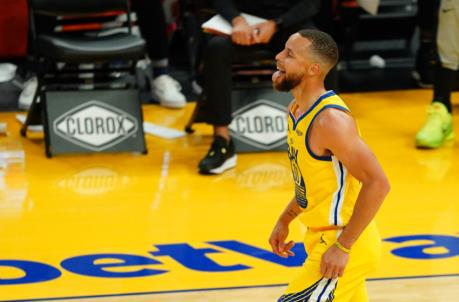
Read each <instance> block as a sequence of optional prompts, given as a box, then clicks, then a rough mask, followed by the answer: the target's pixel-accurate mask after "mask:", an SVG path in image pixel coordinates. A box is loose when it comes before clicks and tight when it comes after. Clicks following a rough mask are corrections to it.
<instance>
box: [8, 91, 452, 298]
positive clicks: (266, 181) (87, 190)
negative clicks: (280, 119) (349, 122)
mask: <svg viewBox="0 0 459 302" xmlns="http://www.w3.org/2000/svg"><path fill="white" fill-rule="evenodd" d="M458 96H459V95H456V94H455V95H454V96H453V101H454V103H455V104H458V103H459V102H458ZM342 97H343V99H344V100H345V101H346V102H347V103H348V105H349V107H350V108H351V110H352V112H353V114H354V115H355V117H356V118H357V120H358V123H359V126H360V128H361V130H362V135H363V136H364V138H365V140H366V141H367V143H368V144H369V145H370V147H371V148H372V149H373V151H374V153H375V154H376V155H377V157H378V158H379V160H380V162H381V163H382V165H383V167H384V169H385V171H386V173H387V174H388V176H389V179H390V181H391V185H392V191H391V193H390V195H389V196H388V198H387V200H386V202H385V204H384V205H383V208H382V209H381V211H380V213H379V214H378V217H377V223H378V225H379V228H380V232H381V235H382V237H383V239H384V242H383V259H382V265H381V266H380V268H379V269H378V270H377V271H376V272H375V273H374V274H373V275H372V276H371V280H370V281H369V282H368V288H369V294H370V300H371V301H372V302H389V301H391V302H392V301H394V302H395V301H401V302H404V301H417V302H418V301H426V302H427V301H429V302H433V301H459V298H457V297H458V296H459V194H458V191H459V143H458V142H457V140H458V139H457V138H456V143H455V144H451V145H449V146H444V147H442V148H440V149H438V150H417V149H415V148H414V136H415V133H416V131H417V130H418V129H419V127H420V126H421V125H422V123H423V121H424V119H425V109H426V106H427V105H428V103H429V101H430V98H431V91H430V90H413V91H391V92H378V93H355V94H343V95H342ZM193 106H194V104H189V105H188V107H187V108H186V109H185V110H168V109H164V108H161V107H158V106H155V105H149V106H145V107H144V116H145V120H146V121H149V122H153V123H155V124H159V125H162V126H166V127H171V128H175V129H179V130H182V129H183V126H184V124H185V123H186V121H187V120H188V118H189V116H190V115H191V112H192V109H193ZM455 109H456V110H455V114H454V123H455V126H456V129H459V114H458V112H459V111H458V110H459V108H458V107H457V106H456V107H455ZM15 115H16V113H0V121H1V122H6V123H7V127H8V135H7V136H0V301H48V300H66V299H73V300H76V301H141V302H143V301H155V302H166V301H167V302H181V301H183V302H185V301H187V302H193V301H196V302H197V301H200V302H203V301H219V302H226V301H241V302H245V301H252V302H253V301H255V302H258V301H276V299H277V297H278V296H280V295H281V293H282V291H283V289H284V286H285V285H286V284H287V283H288V282H289V280H290V279H291V278H292V277H293V275H294V274H295V270H296V269H297V268H298V267H299V266H300V265H301V262H302V259H303V258H304V256H305V255H304V253H301V251H300V250H298V251H297V256H296V257H294V258H291V259H288V260H282V259H280V258H278V257H275V256H273V255H272V254H271V253H270V249H269V245H268V242H267V241H268V236H269V234H270V232H271V228H272V226H273V224H274V222H275V220H276V219H277V217H278V215H279V213H280V212H281V210H282V209H283V208H284V207H285V205H286V203H287V202H288V201H289V200H290V198H291V196H292V194H293V186H292V181H291V176H290V170H289V164H288V158H287V155H286V153H283V152H270V153H256V154H255V153H251V154H240V155H239V157H238V164H237V167H236V168H235V169H234V170H231V171H228V172H226V173H224V174H222V175H219V176H201V175H199V174H198V173H197V168H196V166H197V163H198V161H199V160H200V158H201V157H202V156H203V155H204V154H205V153H206V151H207V148H208V147H209V144H210V141H211V136H210V134H211V128H210V127H209V126H206V125H197V127H196V129H197V131H196V132H195V133H194V134H192V135H188V136H185V137H182V138H178V139H173V140H172V139H171V140H168V139H162V138H158V137H154V136H151V135H147V136H146V139H147V145H148V150H149V153H148V154H147V155H139V154H92V155H71V156H68V155H66V156H55V157H53V158H51V159H47V158H46V157H45V155H44V143H43V140H42V138H41V135H36V134H35V135H31V136H32V138H27V139H25V138H21V137H20V136H19V127H20V125H19V123H18V122H17V121H16V118H15ZM457 131H459V130H457ZM304 231H305V230H304V229H303V228H302V226H301V225H300V224H299V223H294V224H293V225H292V229H291V238H292V239H293V240H295V241H296V242H298V245H297V246H298V247H299V248H300V247H301V242H302V238H303V234H304ZM302 257H303V258H302Z"/></svg>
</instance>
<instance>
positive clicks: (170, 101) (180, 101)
mask: <svg viewBox="0 0 459 302" xmlns="http://www.w3.org/2000/svg"><path fill="white" fill-rule="evenodd" d="M180 90H182V87H181V86H180V84H179V82H177V81H176V80H174V79H173V78H171V77H170V76H169V75H167V74H163V75H160V76H159V77H157V78H155V79H153V80H152V81H151V94H152V96H153V97H154V98H157V99H158V100H159V103H160V104H161V106H164V107H169V108H183V107H185V105H186V99H185V96H184V95H183V93H181V92H180Z"/></svg>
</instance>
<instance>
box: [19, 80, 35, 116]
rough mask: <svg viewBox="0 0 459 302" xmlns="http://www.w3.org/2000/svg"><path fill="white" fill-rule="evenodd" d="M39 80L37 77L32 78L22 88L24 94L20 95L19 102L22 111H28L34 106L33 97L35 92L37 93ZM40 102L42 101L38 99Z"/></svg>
mask: <svg viewBox="0 0 459 302" xmlns="http://www.w3.org/2000/svg"><path fill="white" fill-rule="evenodd" d="M37 86H38V80H37V77H31V78H30V79H28V80H27V81H26V82H25V83H24V84H23V88H22V92H21V94H20V95H19V102H18V107H19V109H21V110H28V109H29V108H30V105H32V101H33V97H34V95H35V92H36V91H37ZM37 101H38V102H39V101H40V97H38V100H37Z"/></svg>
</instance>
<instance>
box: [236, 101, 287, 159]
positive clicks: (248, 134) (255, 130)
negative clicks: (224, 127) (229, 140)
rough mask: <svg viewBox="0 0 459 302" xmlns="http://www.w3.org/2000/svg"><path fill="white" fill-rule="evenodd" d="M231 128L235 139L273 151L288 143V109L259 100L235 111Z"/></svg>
mask: <svg viewBox="0 0 459 302" xmlns="http://www.w3.org/2000/svg"><path fill="white" fill-rule="evenodd" d="M229 128H230V131H231V133H232V135H233V136H234V138H236V139H239V140H241V141H243V142H245V143H246V144H249V145H251V146H254V147H256V148H260V149H263V150H271V149H274V148H276V147H279V146H281V145H282V144H285V142H286V135H287V114H286V109H285V107H284V106H282V105H279V104H276V103H274V102H271V101H268V100H263V99H261V100H257V101H256V102H253V103H250V104H249V105H247V106H244V107H242V108H240V109H239V110H237V111H235V112H234V113H233V121H232V122H231V125H230V127H229Z"/></svg>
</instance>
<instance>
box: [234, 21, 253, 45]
mask: <svg viewBox="0 0 459 302" xmlns="http://www.w3.org/2000/svg"><path fill="white" fill-rule="evenodd" d="M232 23H233V30H232V32H231V40H232V41H233V43H235V44H238V45H244V46H249V45H252V44H254V43H255V39H254V30H253V28H252V27H251V26H250V25H249V24H248V23H247V21H245V19H244V17H242V16H237V17H236V18H234V19H233V21H232Z"/></svg>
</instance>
